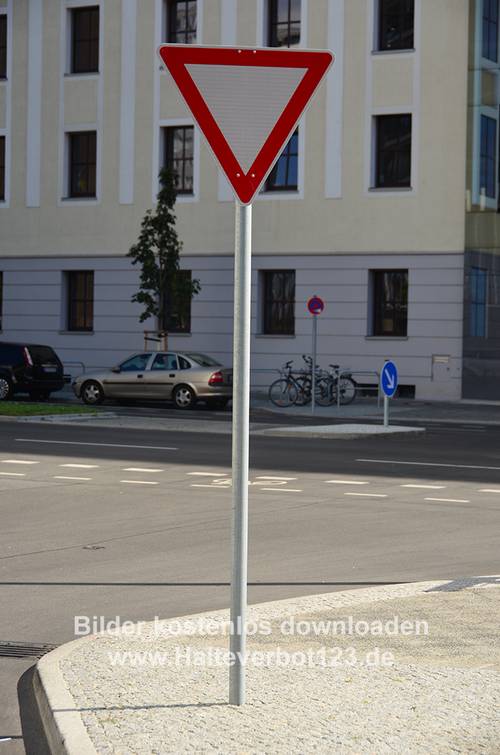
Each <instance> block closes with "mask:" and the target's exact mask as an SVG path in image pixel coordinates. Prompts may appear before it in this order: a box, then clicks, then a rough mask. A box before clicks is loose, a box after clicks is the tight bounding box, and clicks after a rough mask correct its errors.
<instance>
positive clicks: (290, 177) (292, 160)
mask: <svg viewBox="0 0 500 755" xmlns="http://www.w3.org/2000/svg"><path fill="white" fill-rule="evenodd" d="M298 144H299V137H298V131H295V132H294V133H293V134H292V136H291V137H290V139H289V141H288V143H287V144H286V146H285V148H284V149H283V152H282V153H281V155H280V157H279V158H278V162H277V163H276V164H275V166H274V168H273V169H272V171H271V173H270V174H269V176H268V178H267V180H266V183H265V189H264V190H265V191H296V190H297V186H298Z"/></svg>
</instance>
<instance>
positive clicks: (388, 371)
mask: <svg viewBox="0 0 500 755" xmlns="http://www.w3.org/2000/svg"><path fill="white" fill-rule="evenodd" d="M380 386H381V388H382V390H383V392H384V393H385V395H386V396H387V397H388V398H392V397H393V396H394V394H395V393H396V390H397V387H398V368H397V367H396V365H395V364H394V362H386V363H385V364H384V366H383V367H382V374H381V376H380Z"/></svg>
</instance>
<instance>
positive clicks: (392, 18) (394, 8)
mask: <svg viewBox="0 0 500 755" xmlns="http://www.w3.org/2000/svg"><path fill="white" fill-rule="evenodd" d="M413 28H414V0H379V49H380V50H405V49H412V48H413Z"/></svg>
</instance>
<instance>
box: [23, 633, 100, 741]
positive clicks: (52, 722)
mask: <svg viewBox="0 0 500 755" xmlns="http://www.w3.org/2000/svg"><path fill="white" fill-rule="evenodd" d="M92 640H95V636H92V635H91V636H89V637H84V638H82V639H78V640H73V641H72V642H68V643H66V644H64V645H61V646H60V647H58V648H56V649H55V650H52V651H51V652H50V653H48V654H47V655H45V656H43V658H41V659H40V660H39V661H38V663H37V665H36V671H35V675H34V678H33V686H34V692H35V699H36V702H37V705H38V710H39V713H40V719H41V721H42V724H43V728H44V732H45V737H46V739H47V745H48V747H49V750H50V752H51V753H52V755H96V754H97V750H96V749H95V747H94V745H93V744H92V741H91V739H90V737H89V735H88V734H87V729H86V727H85V725H84V723H83V721H82V718H81V715H80V712H79V711H77V710H76V709H75V701H74V700H73V697H72V695H71V693H70V691H69V689H68V687H67V685H66V682H65V681H64V677H63V675H62V673H61V670H60V666H59V664H60V662H61V661H62V660H64V659H65V658H67V657H68V656H69V655H71V653H72V652H73V650H74V649H75V646H76V645H78V646H80V644H81V643H82V642H89V641H92Z"/></svg>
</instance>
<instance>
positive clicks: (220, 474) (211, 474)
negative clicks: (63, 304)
mask: <svg viewBox="0 0 500 755" xmlns="http://www.w3.org/2000/svg"><path fill="white" fill-rule="evenodd" d="M188 475H189V476H190V477H225V476H226V475H227V472H188Z"/></svg>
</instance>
